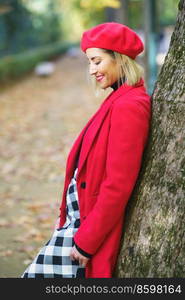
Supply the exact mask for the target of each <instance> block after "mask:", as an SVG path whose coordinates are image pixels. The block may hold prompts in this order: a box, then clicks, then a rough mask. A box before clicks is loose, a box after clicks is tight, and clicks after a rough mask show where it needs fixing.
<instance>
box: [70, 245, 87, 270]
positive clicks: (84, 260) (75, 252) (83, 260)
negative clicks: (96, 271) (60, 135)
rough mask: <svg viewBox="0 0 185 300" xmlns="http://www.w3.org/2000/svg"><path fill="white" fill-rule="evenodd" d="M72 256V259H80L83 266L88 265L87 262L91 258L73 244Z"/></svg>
mask: <svg viewBox="0 0 185 300" xmlns="http://www.w3.org/2000/svg"><path fill="white" fill-rule="evenodd" d="M70 258H71V260H78V261H79V264H80V265H81V266H83V267H86V264H87V263H88V261H89V258H87V257H85V256H83V255H82V254H80V252H78V250H77V249H76V247H75V246H73V248H72V249H71V253H70Z"/></svg>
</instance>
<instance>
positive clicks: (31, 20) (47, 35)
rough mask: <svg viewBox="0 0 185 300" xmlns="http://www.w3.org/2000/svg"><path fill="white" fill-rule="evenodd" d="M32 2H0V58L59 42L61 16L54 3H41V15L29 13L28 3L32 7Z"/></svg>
mask: <svg viewBox="0 0 185 300" xmlns="http://www.w3.org/2000/svg"><path fill="white" fill-rule="evenodd" d="M33 2H34V1H32V2H30V1H24V0H7V1H5V0H4V1H1V2H0V25H1V26H0V38H1V46H0V55H1V56H3V55H7V54H12V53H20V52H22V51H25V50H27V49H29V48H33V47H38V46H42V45H46V44H48V43H53V42H56V41H58V40H61V21H60V19H61V16H60V13H59V12H58V10H57V5H56V4H57V2H58V0H56V1H54V2H53V1H52V0H48V1H45V0H44V1H42V5H43V7H45V11H44V12H37V11H32V10H31V6H30V5H28V4H31V5H33ZM37 2H39V0H38V1H37ZM37 4H38V3H37ZM7 5H8V6H7ZM7 7H8V8H9V9H6V8H7Z"/></svg>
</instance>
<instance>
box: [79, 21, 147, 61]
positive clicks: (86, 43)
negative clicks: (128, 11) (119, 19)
mask: <svg viewBox="0 0 185 300" xmlns="http://www.w3.org/2000/svg"><path fill="white" fill-rule="evenodd" d="M81 48H82V50H83V51H84V52H85V51H86V49H87V48H102V49H108V50H112V51H116V52H118V53H121V54H125V55H127V56H129V57H131V58H132V59H134V58H135V57H136V56H137V55H138V54H139V53H140V52H142V51H143V49H144V45H143V42H142V41H141V39H140V37H139V36H138V35H137V34H136V33H135V32H134V31H133V30H132V29H130V28H129V27H127V26H125V25H123V24H119V23H115V22H108V23H103V24H99V25H97V26H95V27H93V28H91V29H89V30H87V31H85V32H84V33H83V35H82V40H81Z"/></svg>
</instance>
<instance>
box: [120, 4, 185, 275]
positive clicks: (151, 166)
mask: <svg viewBox="0 0 185 300" xmlns="http://www.w3.org/2000/svg"><path fill="white" fill-rule="evenodd" d="M184 15H185V0H181V1H180V2H179V13H178V16H177V22H176V26H175V29H174V32H173V35H172V38H171V43H170V47H169V51H168V54H167V56H166V59H165V62H164V65H163V67H162V69H161V72H160V74H159V76H158V80H157V82H156V85H155V88H154V93H153V95H152V121H151V130H150V136H149V141H148V145H147V148H146V150H145V153H144V157H143V163H142V168H141V172H140V175H139V177H138V180H137V183H136V185H135V188H134V191H133V193H132V196H131V198H130V200H129V203H128V206H127V211H126V218H125V223H124V229H123V238H122V242H121V249H120V255H119V257H118V262H117V267H116V270H115V277H121V278H125V277H128V278H136V277H139V278H141V277H143V278H147V277H152V278H154V277H157V278H162V277H163V278H168V277H184V275H185V255H184V254H185V235H184V224H185V220H184V219H185V218H184V216H185V181H184V177H185V168H184V167H185V152H184V148H185V147H184V141H185V138H184V137H185V105H184V100H185V96H184V91H185V23H184Z"/></svg>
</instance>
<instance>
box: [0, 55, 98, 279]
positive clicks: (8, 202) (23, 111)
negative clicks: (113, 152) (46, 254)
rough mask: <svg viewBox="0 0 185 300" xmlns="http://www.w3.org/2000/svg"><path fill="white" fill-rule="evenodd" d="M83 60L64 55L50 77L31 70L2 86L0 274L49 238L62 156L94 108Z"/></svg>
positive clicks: (18, 266) (16, 273)
mask: <svg viewBox="0 0 185 300" xmlns="http://www.w3.org/2000/svg"><path fill="white" fill-rule="evenodd" d="M86 66H87V63H86V60H85V58H84V57H83V56H82V55H80V56H78V57H70V56H69V55H67V54H66V55H65V56H62V57H61V58H59V59H57V60H56V61H55V71H54V73H53V74H52V75H51V76H49V77H44V78H43V77H38V76H36V74H35V73H34V72H32V73H31V74H29V75H27V76H26V77H25V78H22V79H20V80H18V81H16V82H13V83H10V84H8V85H6V86H3V87H1V89H0V112H1V113H0V124H1V128H0V169H1V173H0V235H1V243H0V277H1V278H3V277H20V276H21V274H22V272H23V271H24V270H25V268H26V267H27V265H28V264H29V263H30V262H31V261H32V259H33V258H34V256H35V255H36V254H37V252H38V250H39V249H40V247H41V246H43V245H44V243H45V242H47V241H48V239H49V238H50V236H51V234H52V232H53V229H54V226H55V222H56V219H57V217H58V214H59V206H60V202H61V197H62V191H63V181H64V171H65V165H66V158H67V155H68V152H69V150H70V147H71V146H72V144H73V142H74V139H75V138H76V136H77V134H78V133H79V132H80V130H81V129H82V128H83V126H84V125H85V124H86V122H87V120H88V119H89V117H90V116H91V115H92V114H93V113H94V112H95V111H96V109H97V107H98V106H99V105H100V103H101V98H100V97H99V98H95V96H94V95H93V91H92V89H91V87H90V86H89V85H88V82H87V78H86V77H87V74H86V73H87V72H86Z"/></svg>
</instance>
